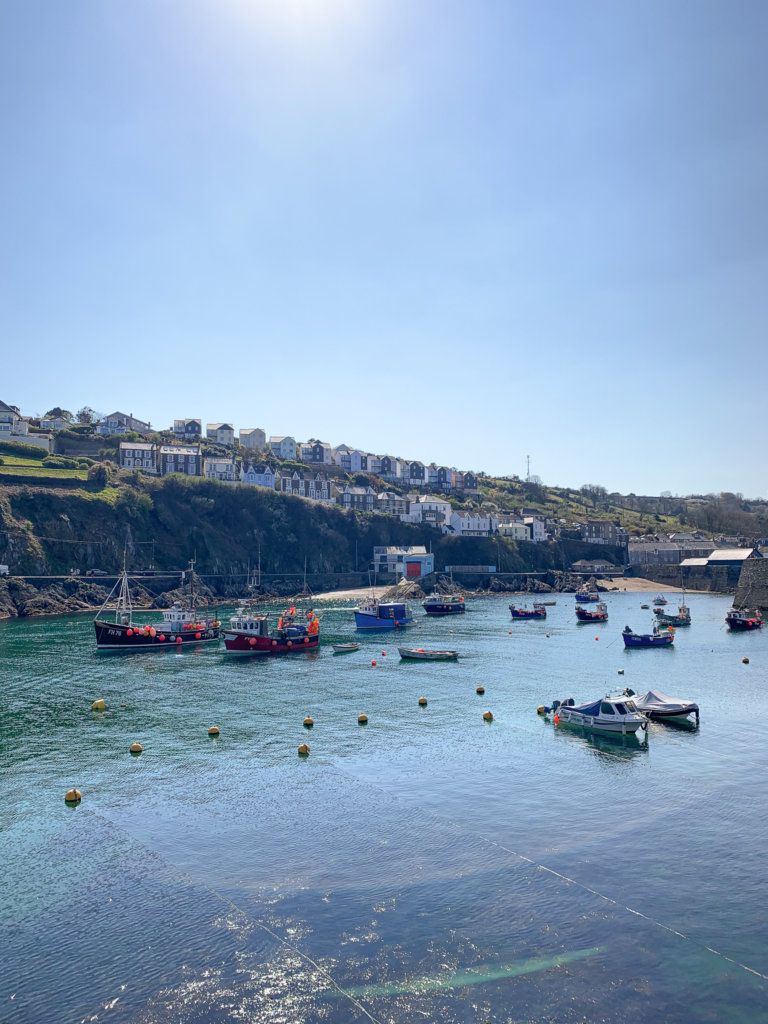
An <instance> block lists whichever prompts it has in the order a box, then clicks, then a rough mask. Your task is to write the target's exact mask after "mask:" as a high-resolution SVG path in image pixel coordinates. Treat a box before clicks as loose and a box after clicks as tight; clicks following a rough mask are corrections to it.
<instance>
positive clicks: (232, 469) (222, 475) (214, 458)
mask: <svg viewBox="0 0 768 1024" xmlns="http://www.w3.org/2000/svg"><path fill="white" fill-rule="evenodd" d="M203 476H205V477H207V478H208V479H209V480H221V481H222V482H223V483H227V484H233V483H234V482H235V481H236V480H237V466H236V465H235V457H234V455H232V456H226V455H207V456H206V457H205V458H204V459H203Z"/></svg>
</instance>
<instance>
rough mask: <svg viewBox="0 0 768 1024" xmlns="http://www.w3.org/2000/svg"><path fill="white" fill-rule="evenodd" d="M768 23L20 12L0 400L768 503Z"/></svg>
mask: <svg viewBox="0 0 768 1024" xmlns="http://www.w3.org/2000/svg"><path fill="white" fill-rule="evenodd" d="M767 33H768V4H766V3H765V2H764V0H736V2H733V0H722V2H706V0H686V2H684V3H683V2H675V0H662V2H654V0H636V2H633V0H621V2H616V0H606V2H595V0H578V2H568V0H526V2H515V0H462V2H457V0H130V2H129V3H123V2H117V0H112V2H109V0H69V2H67V3H62V2H61V0H24V2H23V3H13V2H11V3H6V4H3V5H2V7H0V114H1V121H0V129H1V130H2V152H3V155H2V159H1V160H0V239H1V242H0V338H1V339H2V358H1V360H0V398H1V399H2V400H4V401H5V402H8V403H12V404H15V405H18V406H20V408H21V410H22V412H24V413H26V414H33V413H44V412H45V411H46V410H47V409H48V408H50V407H52V406H54V405H63V406H65V407H67V408H70V409H72V410H76V409H77V408H79V407H80V406H82V405H85V404H87V405H91V406H93V407H94V408H95V409H97V410H99V411H101V412H105V413H106V412H112V411H114V410H116V409H120V410H122V411H125V412H132V413H134V415H136V416H139V417H140V418H142V419H148V420H150V421H151V422H152V423H153V425H155V426H158V427H167V426H169V425H170V424H171V422H172V421H173V419H174V418H176V417H181V416H199V417H200V418H202V419H203V421H205V422H209V421H210V422H215V421H219V420H227V421H230V422H233V423H234V425H235V427H236V428H239V427H256V426H260V427H263V428H264V429H265V430H266V431H267V433H268V434H292V435H294V436H295V437H296V438H297V440H306V439H308V438H309V437H319V438H321V439H323V440H326V441H328V442H330V443H331V444H338V443H341V442H346V443H348V444H352V445H356V446H358V447H361V448H365V449H368V450H370V451H374V452H378V453H381V454H384V453H389V454H392V455H401V456H403V457H410V458H418V459H421V460H423V461H425V462H429V461H432V460H434V461H436V462H438V463H444V464H447V465H454V466H457V467H459V468H464V469H470V468H471V469H474V470H485V471H486V472H489V473H499V474H512V473H517V474H519V475H521V476H522V475H524V474H525V470H526V455H528V454H530V456H531V472H532V473H535V474H537V475H538V476H540V477H541V478H542V480H543V481H544V482H545V483H549V484H561V485H566V484H567V485H571V486H576V487H578V486H580V485H582V484H585V483H595V484H601V485H603V486H605V487H607V488H608V489H609V490H620V491H625V492H627V491H634V492H636V493H658V492H660V491H672V492H673V493H679V494H685V493H690V492H709V491H721V490H732V491H740V492H742V493H744V494H745V495H747V496H750V497H755V496H765V495H766V494H768V486H766V460H765V456H764V448H763V444H762V440H763V438H762V434H763V431H762V429H760V428H761V427H762V425H763V423H764V421H762V420H760V418H759V416H760V413H759V410H760V408H763V405H762V403H763V402H764V395H765V369H764V366H765V356H764V352H765V346H764V344H761V343H762V342H763V341H764V335H765V327H766V319H767V318H766V314H767V313H768V88H766V86H767V85H768V82H767V81H766V79H768V70H766V69H767V68H768V62H766V60H765V41H766V38H767V37H768V35H767Z"/></svg>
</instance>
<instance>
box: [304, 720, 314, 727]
mask: <svg viewBox="0 0 768 1024" xmlns="http://www.w3.org/2000/svg"><path fill="white" fill-rule="evenodd" d="M314 724H315V720H314V718H305V719H304V725H305V727H306V728H307V729H311V728H312V726H313V725H314Z"/></svg>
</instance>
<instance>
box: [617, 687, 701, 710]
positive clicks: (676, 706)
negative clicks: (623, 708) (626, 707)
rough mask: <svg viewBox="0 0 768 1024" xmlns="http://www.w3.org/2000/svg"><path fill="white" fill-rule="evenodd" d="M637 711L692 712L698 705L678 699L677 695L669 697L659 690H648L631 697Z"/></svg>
mask: <svg viewBox="0 0 768 1024" xmlns="http://www.w3.org/2000/svg"><path fill="white" fill-rule="evenodd" d="M632 700H633V701H634V703H635V705H636V707H637V709H638V711H657V712H667V714H670V713H671V712H674V711H678V712H683V711H685V712H686V713H693V712H696V711H698V710H699V705H698V704H694V702H693V701H688V700H680V698H679V697H670V696H669V695H668V694H666V693H662V692H661V691H660V690H649V691H648V692H647V693H643V694H637V695H635V696H633V697H632Z"/></svg>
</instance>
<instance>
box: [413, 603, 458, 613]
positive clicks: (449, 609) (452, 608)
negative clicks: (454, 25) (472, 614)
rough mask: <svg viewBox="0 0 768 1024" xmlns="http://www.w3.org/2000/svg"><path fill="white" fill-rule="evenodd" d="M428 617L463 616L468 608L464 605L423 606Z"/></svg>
mask: <svg viewBox="0 0 768 1024" xmlns="http://www.w3.org/2000/svg"><path fill="white" fill-rule="evenodd" d="M422 608H423V609H424V611H425V612H426V613H427V615H463V614H464V612H465V611H466V608H465V607H464V605H463V604H449V603H448V604H431V605H427V604H425V605H422Z"/></svg>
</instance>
